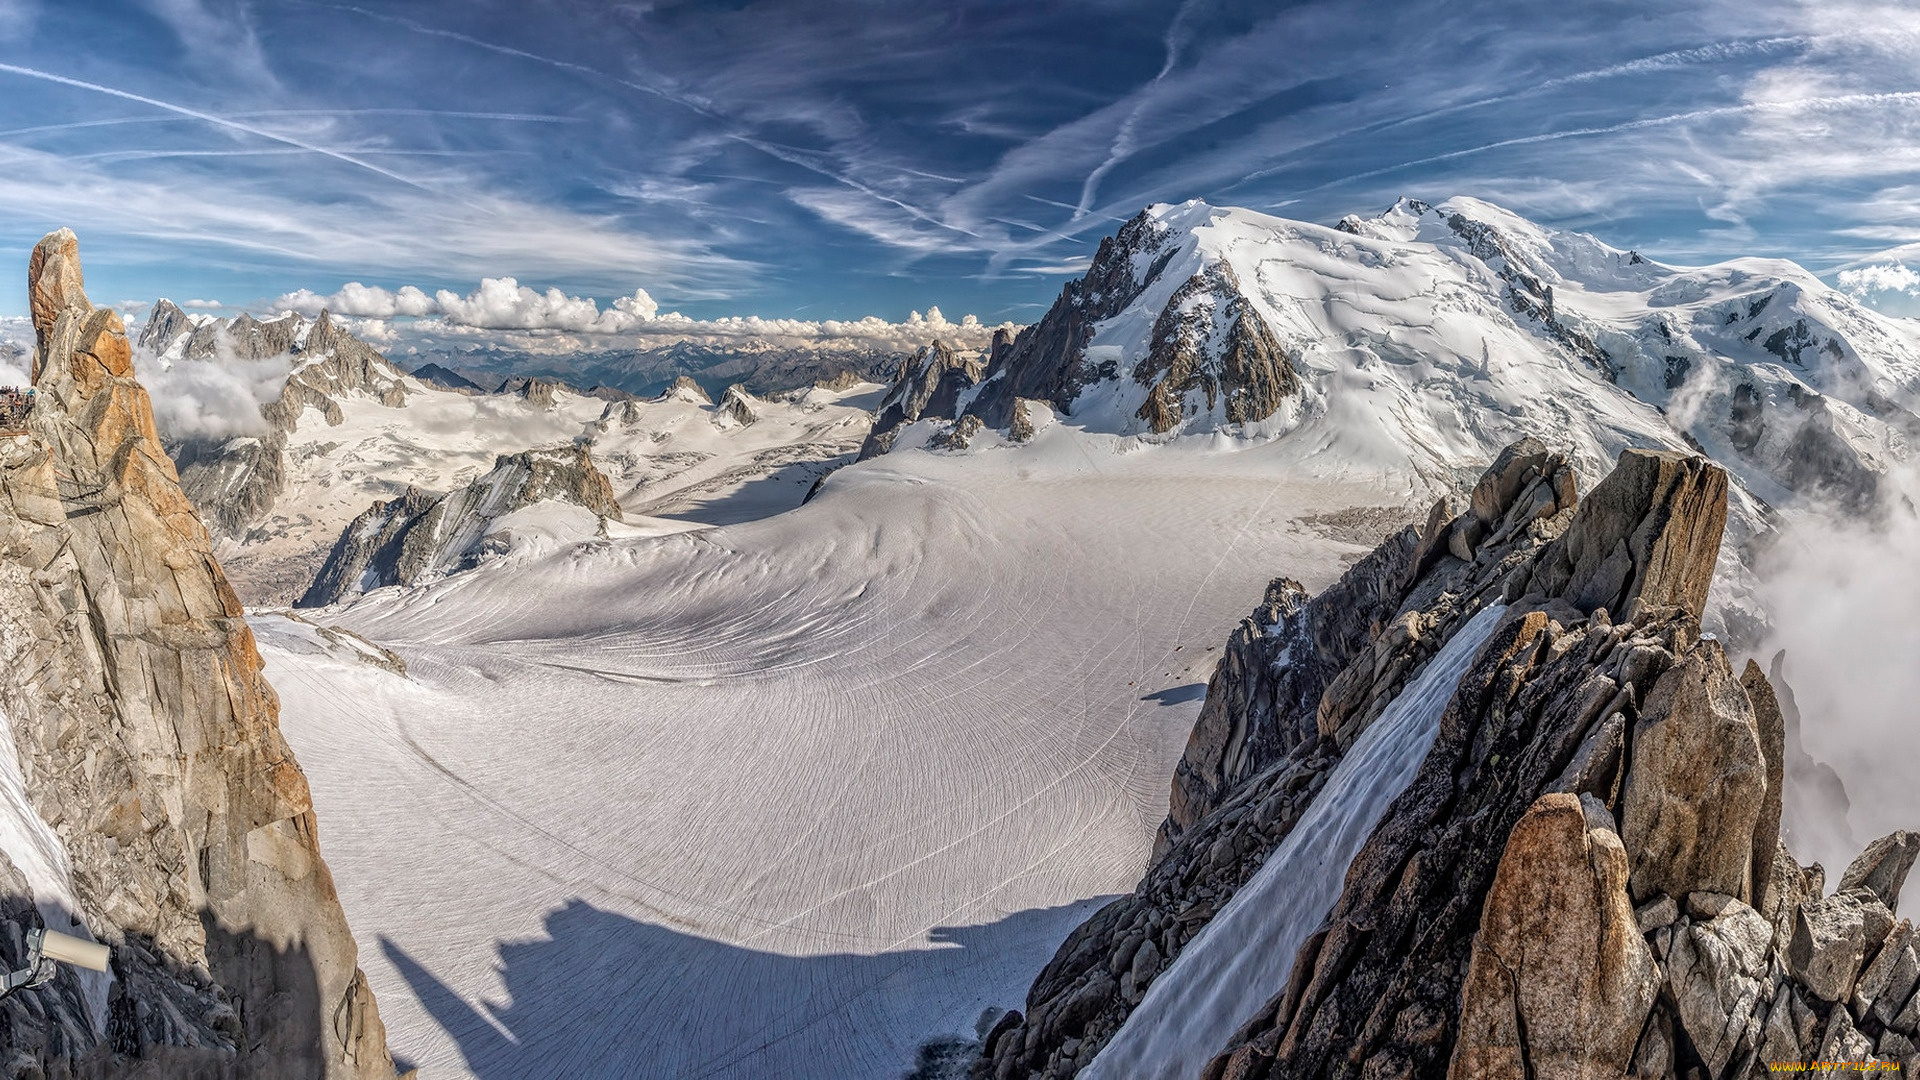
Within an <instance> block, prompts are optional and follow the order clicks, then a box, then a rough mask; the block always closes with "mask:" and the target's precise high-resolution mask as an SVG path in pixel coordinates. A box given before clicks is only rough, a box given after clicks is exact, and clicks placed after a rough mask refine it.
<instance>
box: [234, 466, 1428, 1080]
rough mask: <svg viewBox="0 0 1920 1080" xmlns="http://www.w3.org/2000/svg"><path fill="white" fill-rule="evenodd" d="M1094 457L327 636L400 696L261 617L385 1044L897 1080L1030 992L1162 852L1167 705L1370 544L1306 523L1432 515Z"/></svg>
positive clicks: (504, 1066)
mask: <svg viewBox="0 0 1920 1080" xmlns="http://www.w3.org/2000/svg"><path fill="white" fill-rule="evenodd" d="M1087 447H1088V440H1087V438H1086V437H1084V436H1082V435H1081V434H1079V433H1070V432H1053V433H1048V432H1043V433H1042V438H1041V440H1040V444H1039V445H1037V446H1036V447H1033V448H1028V449H1025V450H1020V451H1004V450H996V451H993V452H990V453H985V454H969V455H965V456H961V457H954V456H950V455H934V454H923V453H904V454H899V453H897V454H894V455H889V456H888V457H886V458H882V459H879V460H876V461H874V462H870V463H867V464H864V465H862V466H860V467H858V468H854V469H849V470H845V471H843V472H842V473H840V474H838V475H837V476H836V477H835V478H834V481H833V482H832V483H830V484H829V485H828V488H827V490H826V491H825V492H824V493H823V494H822V496H821V497H820V498H819V499H816V500H815V501H814V502H813V503H810V504H808V505H807V506H804V507H801V508H800V509H798V510H795V511H792V512H790V513H787V514H782V515H779V516H776V517H771V518H766V519H764V520H761V521H756V522H749V523H745V524H739V525H732V526H728V527H726V528H721V529H714V530H707V531H701V532H691V533H679V534H674V535H668V536H661V537H654V538H644V539H625V540H615V541H610V542H598V543H589V544H584V545H580V546H577V547H574V548H570V549H566V550H563V551H560V552H558V553H555V554H552V555H549V556H545V557H541V558H536V559H527V560H517V561H516V560H508V561H503V562H501V563H498V564H493V565H489V566H484V567H482V568H481V569H479V570H476V571H473V572H469V573H466V574H462V575H457V576H455V577H452V578H449V579H447V580H445V581H443V582H441V583H439V584H437V585H434V586H431V587H428V588H423V589H415V590H410V591H403V590H383V591H381V592H378V593H375V594H373V595H371V596H369V597H368V598H366V599H363V600H362V601H360V602H359V603H357V604H355V605H353V606H352V607H350V608H347V609H345V610H344V611H337V612H327V613H324V614H322V615H321V616H320V618H321V621H325V622H336V623H338V624H339V625H342V626H344V627H346V628H348V629H351V630H353V631H355V632H357V633H360V634H362V635H364V636H365V637H367V638H368V639H370V640H373V641H376V642H379V643H380V644H382V645H385V646H387V647H390V648H392V649H394V650H395V651H396V652H398V653H399V654H401V655H402V656H403V657H404V658H405V659H406V661H407V664H408V666H409V677H406V678H402V677H400V676H397V675H394V674H392V673H390V672H388V671H386V670H383V669H381V668H378V667H375V666H372V665H370V664H368V663H364V662H362V661H361V660H360V659H357V658H356V655H355V654H354V653H353V652H352V651H351V650H347V649H344V648H338V647H334V648H330V647H329V646H328V645H327V644H326V643H325V642H324V641H322V640H321V639H320V638H319V637H318V636H317V635H315V634H314V633H313V632H312V630H311V629H310V628H308V627H305V626H302V625H300V624H298V623H295V622H291V621H289V620H286V619H284V618H280V617H278V616H272V615H261V616H256V617H255V619H254V624H255V627H256V630H257V632H258V633H259V636H260V641H261V647H262V652H263V654H264V655H265V656H266V658H267V662H268V674H269V676H270V677H271V679H272V680H273V683H274V685H275V687H276V688H277V689H278V690H279V692H280V694H281V697H282V726H283V728H284V730H285V732H286V735H287V738H288V739H289V741H290V742H291V743H292V744H293V746H294V749H295V751H296V752H297V753H298V755H299V758H300V761H301V763H302V764H303V766H304V767H305V769H306V771H307V773H308V776H309V778H310V780H311V782H312V785H313V790H314V798H315V802H316V806H317V807H318V810H319V815H320V820H321V823H322V825H321V827H322V830H323V836H322V842H323V848H322V850H323V851H324V853H325V855H326V858H327V861H328V864H329V865H330V867H331V868H332V870H333V873H334V877H335V880H336V883H337V885H338V887H339V891H340V894H341V898H342V901H343V903H344V905H345V907H346V911H347V914H348V918H349V920H350V921H351V923H352V926H353V929H354V933H355V937H356V939H357V940H358V941H359V942H360V945H361V948H362V952H361V964H362V966H363V967H364V968H365V969H366V971H367V975H368V977H369V979H371V980H372V983H373V986H374V988H375V991H376V993H377V995H378V998H379V1001H380V1008H381V1014H382V1016H383V1017H384V1018H385V1020H386V1023H387V1026H388V1031H389V1036H390V1041H391V1043H392V1045H393V1047H394V1049H395V1052H396V1054H397V1055H398V1056H399V1057H400V1058H401V1059H402V1060H404V1061H405V1062H407V1063H409V1064H413V1065H418V1066H420V1067H421V1068H422V1075H423V1077H426V1078H428V1080H437V1078H444V1077H463V1076H476V1077H483V1078H488V1080H492V1078H501V1080H505V1078H508V1077H515V1078H517V1077H534V1076H560V1075H565V1076H588V1077H594V1076H609V1077H611V1076H649V1077H651V1076H662V1077H664V1076H673V1077H770V1076H781V1077H821V1078H835V1080H841V1078H856V1077H868V1076H872V1077H880V1076H899V1075H901V1074H903V1073H904V1072H906V1071H908V1070H909V1069H911V1068H912V1066H913V1063H914V1058H915V1054H916V1052H917V1050H918V1048H919V1047H920V1046H921V1045H922V1044H924V1043H925V1042H927V1041H928V1040H930V1039H934V1038H938V1037H942V1036H949V1035H960V1036H969V1037H970V1036H971V1035H972V1033H973V1029H974V1025H975V1023H976V1020H977V1019H978V1018H979V1016H980V1015H981V1013H982V1010H983V1009H985V1008H987V1007H989V1006H999V1007H1008V1006H1018V1005H1019V1004H1020V1002H1021V1001H1022V999H1023V998H1024V995H1025V991H1026V988H1027V986H1028V984H1029V983H1030V982H1031V980H1032V978H1033V977H1034V975H1035V974H1037V973H1038V971H1039V969H1040V967H1041V966H1043V965H1044V964H1045V962H1046V961H1047V960H1048V959H1049V958H1051V956H1052V955H1053V951H1054V949H1055V948H1057V947H1058V945H1059V943H1060V941H1061V940H1062V939H1063V938H1064V937H1065V935H1066V934H1067V932H1068V931H1069V930H1071V929H1072V927H1073V926H1075V925H1077V924H1078V923H1079V922H1080V921H1082V920H1084V919H1085V918H1086V917H1087V916H1088V915H1090V914H1091V913H1092V912H1093V911H1094V910H1095V909H1096V908H1097V907H1098V906H1099V904H1101V903H1103V902H1104V901H1105V900H1106V899H1107V898H1110V897H1111V896H1113V895H1115V894H1117V893H1121V892H1125V891H1128V890H1130V889H1131V888H1132V887H1133V885H1134V884H1135V883H1136V881H1137V880H1138V877H1139V875H1140V873H1141V872H1142V870H1143V869H1144V865H1145V861H1146V857H1147V854H1148V850H1149V847H1150V845H1151V841H1152V834H1153V830H1154V828H1155V827H1156V826H1157V825H1158V824H1159V822H1160V820H1161V818H1162V817H1163V816H1164V815H1165V813H1166V806H1167V790H1168V788H1167V785H1168V782H1169V778H1170V777H1171V775H1172V771H1173V765H1174V763H1175V762H1176V761H1177V760H1178V756H1179V754H1180V751H1181V749H1182V748H1183V747H1184V745H1185V742H1186V737H1187V733H1188V731H1189V729H1190V728H1191V726H1192V722H1193V719H1194V716H1195V715H1196V713H1197V712H1198V709H1199V701H1198V699H1197V698H1195V697H1193V696H1191V695H1183V696H1182V699H1181V700H1179V703H1177V704H1161V703H1159V702H1157V701H1155V700H1152V696H1153V695H1155V694H1158V693H1160V692H1162V691H1165V690H1170V689H1174V688H1177V687H1182V686H1188V685H1191V684H1194V683H1201V682H1204V681H1205V680H1206V679H1207V677H1208V676H1209V675H1210V674H1211V670H1212V664H1213V662H1214V660H1215V659H1217V657H1218V655H1219V653H1218V651H1217V650H1218V646H1219V645H1220V644H1221V643H1222V642H1223V641H1224V640H1225V638H1226V634H1227V631H1228V630H1229V629H1230V627H1231V626H1232V625H1233V624H1234V623H1235V622H1237V621H1238V620H1239V619H1240V618H1241V617H1242V616H1244V614H1245V613H1246V611H1248V610H1249V609H1250V608H1251V607H1252V606H1253V604H1254V603H1256V602H1257V601H1258V598H1259V596H1260V594H1261V590H1262V588H1263V587H1264V585H1265V583H1266V582H1267V581H1268V579H1270V578H1271V577H1273V576H1275V575H1277V574H1282V573H1285V574H1288V575H1291V576H1293V577H1296V578H1299V579H1301V580H1302V581H1304V582H1306V583H1307V584H1308V585H1309V586H1310V587H1314V588H1319V587H1322V586H1324V585H1325V584H1327V583H1328V582H1330V581H1331V580H1332V579H1333V578H1334V577H1335V576H1337V574H1338V573H1339V571H1340V569H1341V563H1340V556H1341V555H1342V554H1346V555H1348V556H1351V555H1353V554H1355V553H1357V552H1358V551H1360V550H1361V549H1360V548H1359V547H1357V546H1355V545H1350V544H1342V543H1338V542H1334V541H1331V540H1328V539H1326V538H1325V537H1322V536H1319V535H1317V534H1315V533H1314V532H1312V531H1311V530H1307V529H1304V528H1300V527H1297V526H1293V525H1291V522H1292V521H1293V519H1294V518H1296V517H1299V516H1301V515H1303V514H1309V513H1317V512H1322V511H1324V510H1326V509H1328V508H1330V507H1344V506H1351V505H1358V504H1375V505H1380V504H1394V503H1396V502H1397V501H1404V500H1405V499H1406V498H1407V496H1406V492H1405V490H1404V487H1403V488H1402V489H1401V490H1400V491H1399V492H1397V493H1396V492H1395V491H1392V490H1388V489H1387V488H1386V487H1385V486H1384V485H1379V484H1375V485H1372V486H1369V485H1367V484H1364V483H1356V482H1353V481H1350V480H1349V481H1321V480H1313V479H1307V478H1301V477H1295V478H1293V479H1283V478H1282V475H1281V474H1280V473H1278V472H1277V471H1276V469H1275V467H1274V465H1273V462H1272V459H1271V457H1270V456H1267V455H1264V454H1263V453H1262V451H1261V450H1260V449H1259V448H1256V449H1254V450H1252V451H1246V452H1241V453H1236V454H1222V453H1215V452H1205V451H1202V450H1199V449H1196V448H1193V447H1159V448H1146V449H1144V450H1136V451H1134V452H1131V453H1124V454H1121V453H1113V452H1111V448H1102V449H1098V450H1096V451H1095V452H1093V453H1089V452H1088V449H1087ZM1182 614H1185V615H1186V616H1187V617H1186V618H1185V619H1184V620H1183V619H1181V618H1180V616H1181V615H1182ZM1176 646H1183V647H1184V648H1182V649H1181V650H1180V651H1178V652H1176V651H1175V648H1176ZM1209 647H1212V648H1211V649H1210V648H1209Z"/></svg>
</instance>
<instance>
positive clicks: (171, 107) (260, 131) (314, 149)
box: [0, 63, 433, 191]
mask: <svg viewBox="0 0 1920 1080" xmlns="http://www.w3.org/2000/svg"><path fill="white" fill-rule="evenodd" d="M0 71H4V72H8V73H10V74H13V75H20V76H24V77H26V78H29V79H39V80H41V81H43V82H50V83H57V84H59V85H61V86H71V87H74V88H75V89H79V90H90V91H92V92H93V93H96V94H105V95H107V96H109V97H117V98H121V99H122V100H125V101H137V102H139V103H140V104H142V105H149V106H152V107H153V108H156V109H165V110H166V111H167V112H170V113H176V114H178V115H180V116H185V117H190V118H192V119H194V120H199V121H202V122H205V123H208V124H213V125H215V126H217V127H223V128H226V129H228V130H230V131H239V132H243V133H245V134H248V135H252V136H255V137H256V138H261V139H267V140H270V141H272V142H277V143H281V144H283V145H286V146H292V147H297V148H299V149H301V150H305V151H307V152H308V153H311V154H319V155H321V156H322V157H330V158H332V159H334V160H335V161H340V162H344V163H346V164H348V165H352V166H354V167H356V168H360V169H365V170H367V171H368V172H370V173H374V174H376V175H379V176H384V177H386V178H387V179H389V180H392V181H395V182H397V183H401V184H405V185H407V186H408V187H411V188H418V189H420V190H421V191H432V190H433V189H432V188H429V187H427V186H426V185H425V184H422V183H419V182H417V181H414V180H410V179H408V178H407V177H404V176H401V175H400V174H399V173H396V172H392V171H389V170H387V169H383V168H381V167H380V166H378V165H375V164H373V163H372V162H369V161H362V160H360V159H359V158H356V157H354V156H353V155H351V154H343V153H341V152H340V151H338V150H332V149H329V148H327V147H324V146H319V145H316V144H314V143H310V142H306V141H304V140H302V139H295V138H292V137H290V136H287V135H279V134H276V133H274V132H271V131H268V130H266V129H264V128H258V127H254V126H253V125H252V124H244V123H241V122H240V121H238V120H232V119H229V118H227V117H224V116H216V115H214V114H213V113H210V112H202V111H200V110H199V109H190V108H188V107H186V106H185V105H175V104H174V103H173V102H170V101H161V100H160V99H159V98H150V97H147V96H146V95H144V94H135V93H132V92H130V91H126V90H118V89H115V88H114V87H111V86H102V85H100V84H99V83H91V82H87V81H85V80H83V79H74V78H69V77H67V76H65V75H55V74H54V73H52V72H50V71H41V70H39V69H37V68H30V67H21V66H20V65H18V64H6V63H0Z"/></svg>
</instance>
